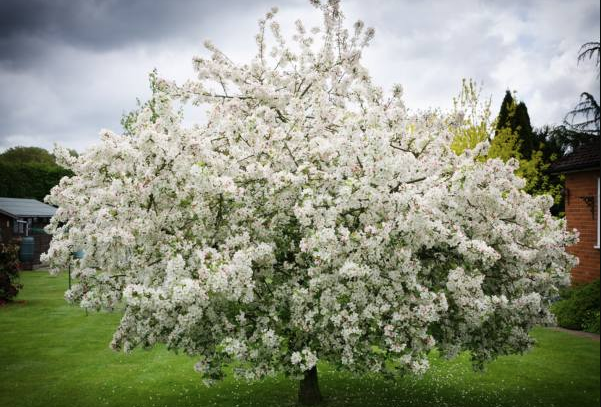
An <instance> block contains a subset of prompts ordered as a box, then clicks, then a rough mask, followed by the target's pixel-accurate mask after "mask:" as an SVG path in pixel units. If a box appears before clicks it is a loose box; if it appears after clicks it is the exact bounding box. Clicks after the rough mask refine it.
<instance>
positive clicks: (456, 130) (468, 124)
mask: <svg viewBox="0 0 601 407" xmlns="http://www.w3.org/2000/svg"><path fill="white" fill-rule="evenodd" d="M481 93H482V89H481V87H479V86H478V85H477V84H476V82H474V81H473V80H472V79H463V81H462V84H461V92H460V93H459V95H458V96H457V97H454V98H453V112H452V115H451V116H450V117H451V118H450V122H449V124H450V128H451V130H452V132H453V134H454V135H455V137H454V138H453V143H452V144H451V148H452V149H453V151H454V152H455V153H456V154H461V153H463V152H464V151H465V150H473V149H474V148H475V147H476V146H477V145H478V144H480V143H482V142H483V141H490V139H491V136H492V133H493V131H494V128H495V122H494V120H492V113H491V110H490V105H491V100H490V98H489V99H486V100H484V101H483V100H482V98H481V96H480V95H481Z"/></svg>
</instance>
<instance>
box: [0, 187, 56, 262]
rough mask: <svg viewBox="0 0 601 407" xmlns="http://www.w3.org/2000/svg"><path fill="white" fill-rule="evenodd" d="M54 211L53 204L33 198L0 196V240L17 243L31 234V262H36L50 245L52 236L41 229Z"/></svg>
mask: <svg viewBox="0 0 601 407" xmlns="http://www.w3.org/2000/svg"><path fill="white" fill-rule="evenodd" d="M55 212H56V208H55V207H54V206H50V205H46V204H45V203H43V202H40V201H37V200H35V199H21V198H3V197H0V242H3V243H4V242H17V243H18V242H20V240H21V238H23V237H24V236H33V238H34V248H33V262H32V263H33V264H38V263H39V262H40V255H41V254H42V253H44V252H46V251H47V250H48V248H49V247H50V240H51V239H52V236H50V235H49V234H47V233H46V232H44V230H43V229H44V227H45V226H46V225H47V224H48V222H50V218H51V217H52V216H53V215H54V213H55ZM31 265H32V264H28V265H25V266H26V267H25V268H26V269H27V268H29V267H30V266H31Z"/></svg>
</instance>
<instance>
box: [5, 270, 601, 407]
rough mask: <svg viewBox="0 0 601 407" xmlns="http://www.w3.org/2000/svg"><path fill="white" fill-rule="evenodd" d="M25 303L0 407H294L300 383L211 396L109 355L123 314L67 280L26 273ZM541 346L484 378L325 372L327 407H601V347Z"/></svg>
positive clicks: (451, 371)
mask: <svg viewBox="0 0 601 407" xmlns="http://www.w3.org/2000/svg"><path fill="white" fill-rule="evenodd" d="M21 280H22V283H23V284H24V288H23V291H22V292H21V294H20V295H19V298H18V300H20V301H21V303H17V304H11V305H8V306H5V307H2V308H0V406H1V407H9V406H11V407H12V406H14V407H17V406H44V407H46V406H82V407H84V406H85V407H94V406H178V407H179V406H194V407H202V406H262V407H271V406H274V407H275V406H293V405H294V404H295V400H296V392H297V383H296V382H294V381H292V380H288V379H286V378H284V377H275V378H270V379H267V380H263V381H261V382H258V383H246V382H240V381H236V380H233V379H231V378H230V379H227V380H226V381H224V382H223V383H221V384H219V385H217V386H215V387H212V388H206V387H204V385H203V384H202V383H201V381H200V379H199V376H198V375H197V374H196V373H195V372H194V370H193V365H194V363H195V360H194V359H191V358H189V357H187V356H183V355H175V354H173V353H170V352H167V351H166V350H165V349H162V348H157V349H153V350H152V351H143V350H139V351H136V352H134V353H133V354H130V355H125V354H123V353H116V352H113V351H112V350H110V349H109V348H108V344H109V342H110V339H111V335H112V332H113V330H114V329H115V327H116V326H117V323H118V321H119V317H120V316H119V315H118V314H116V313H115V314H110V313H93V314H89V315H86V313H85V312H84V311H83V310H81V309H79V308H77V307H73V306H70V305H68V304H67V303H66V302H65V301H64V300H63V291H64V290H65V288H66V286H67V277H66V275H65V274H63V275H60V276H58V277H51V276H49V275H48V274H47V273H45V272H24V273H23V274H22V279H21ZM532 335H533V336H534V337H535V338H536V339H537V340H538V345H537V346H536V347H535V348H534V349H533V350H532V351H531V352H530V353H528V354H526V355H524V356H511V357H502V358H500V359H499V360H497V361H495V362H493V363H491V364H490V365H488V368H487V370H486V372H485V373H476V372H474V371H472V369H471V365H470V364H469V361H468V357H467V355H463V356H462V357H460V358H458V359H455V360H453V361H444V360H441V359H438V358H437V357H436V355H432V365H433V367H432V369H431V370H430V371H429V372H428V373H427V374H426V375H425V376H424V377H422V378H416V377H406V378H401V379H399V380H398V381H396V382H388V381H385V380H381V379H380V378H378V377H354V376H351V375H348V374H341V373H336V372H334V371H332V370H330V369H328V366H327V365H320V366H319V371H320V385H321V390H322V393H323V394H324V396H325V397H326V402H325V403H324V405H325V406H327V407H338V406H356V407H366V406H387V407H388V406H437V407H438V406H487V407H488V406H520V407H522V406H524V407H525V406H546V407H552V406H598V405H599V342H598V341H594V340H591V339H589V338H579V337H574V336H572V335H570V334H567V333H563V332H555V331H551V330H547V329H536V330H534V331H533V332H532Z"/></svg>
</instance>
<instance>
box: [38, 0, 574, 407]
mask: <svg viewBox="0 0 601 407" xmlns="http://www.w3.org/2000/svg"><path fill="white" fill-rule="evenodd" d="M312 3H313V4H314V5H315V6H316V7H317V8H318V9H319V10H321V12H322V13H323V24H322V26H321V27H318V28H313V29H311V30H309V31H307V30H306V28H305V27H304V25H303V24H302V23H301V22H300V21H298V22H297V23H296V33H295V34H294V36H293V41H291V42H289V41H286V40H285V39H284V37H283V35H282V34H281V32H280V27H279V25H278V23H277V22H276V21H275V20H274V15H275V13H276V10H275V9H272V11H270V12H269V13H267V14H266V17H265V18H264V19H262V20H260V22H259V33H258V35H257V37H256V42H257V46H258V52H257V55H256V57H255V58H254V59H253V60H252V61H251V62H250V63H249V64H246V65H239V64H236V63H234V62H232V61H231V60H230V59H229V58H228V57H227V56H225V55H224V54H223V53H222V52H221V51H219V50H218V49H217V48H216V47H215V46H213V45H212V44H210V43H207V44H206V48H207V49H208V50H209V51H210V58H208V59H204V58H195V59H194V67H195V70H196V75H197V78H196V79H194V80H190V81H188V82H186V83H183V84H176V83H174V82H171V81H168V80H164V79H160V78H158V77H157V76H155V75H151V79H152V85H153V90H154V92H153V96H152V98H151V100H150V101H149V102H148V103H146V104H144V105H143V106H141V108H140V109H139V110H138V111H137V113H135V114H133V115H130V116H129V117H128V121H127V127H128V131H127V134H125V135H118V134H115V133H112V132H110V131H103V132H102V133H101V139H102V140H101V143H100V144H99V145H97V146H95V147H92V148H90V149H89V150H88V151H87V152H85V153H84V154H82V155H80V156H79V157H73V156H71V155H69V154H68V152H67V151H66V150H62V149H60V148H58V149H57V155H58V156H59V157H60V161H61V165H64V166H66V167H68V168H70V169H71V170H72V171H73V172H74V174H75V175H74V176H72V177H69V178H64V179H63V180H62V181H61V182H60V185H58V186H57V187H55V188H54V189H53V190H52V192H51V194H50V195H49V196H48V197H47V201H48V202H49V203H51V204H54V205H57V206H58V207H59V208H58V210H57V212H56V215H55V216H54V218H53V219H52V221H51V224H50V225H49V227H48V231H49V232H51V233H52V234H53V235H54V238H53V240H52V245H51V247H50V249H49V251H48V253H47V258H48V259H49V260H50V261H51V262H52V265H53V266H54V267H56V269H59V268H61V267H64V265H65V264H66V263H67V262H69V261H71V260H70V257H71V256H70V254H71V253H72V252H74V251H78V250H83V251H84V252H85V255H84V256H83V258H81V259H76V260H73V261H74V275H75V276H76V278H77V280H78V283H77V284H75V285H74V286H73V287H72V289H71V290H69V291H68V292H67V293H66V298H67V299H68V300H69V301H72V302H75V303H78V304H80V305H81V306H82V307H84V308H86V309H101V308H108V309H112V308H115V307H116V306H117V305H118V304H123V306H124V315H123V318H122V320H121V322H120V324H119V327H118V328H117V330H116V332H115V333H114V337H113V340H112V343H111V346H112V347H113V348H114V349H122V350H124V351H130V350H132V349H133V348H135V347H143V348H147V347H151V346H153V345H155V344H157V343H165V344H166V345H167V347H168V348H170V349H173V350H181V351H183V352H185V353H187V354H189V355H193V356H194V357H196V358H197V360H198V363H197V364H196V370H197V371H198V372H200V374H201V375H202V377H203V379H204V380H205V381H206V382H207V383H211V382H213V381H215V380H219V379H221V378H223V377H224V372H223V367H224V366H225V365H227V364H233V366H235V369H234V373H235V375H237V376H238V377H241V378H244V379H247V380H255V379H260V378H262V377H265V376H268V375H273V374H276V373H278V372H283V373H284V374H286V375H288V376H290V377H294V378H297V379H299V380H300V386H299V401H300V402H301V403H304V404H315V403H318V402H319V401H320V400H321V394H320V391H319V387H318V381H317V363H318V361H325V362H327V363H329V364H331V365H332V366H335V367H336V368H338V369H345V370H347V371H351V372H355V373H359V374H362V373H369V372H377V373H381V374H384V375H389V376H395V375H400V374H405V373H416V374H419V373H423V372H424V371H426V370H427V369H428V359H427V355H428V352H429V351H431V350H432V349H434V348H437V349H439V350H440V351H441V352H442V353H443V354H445V355H446V356H448V357H452V356H454V355H457V354H458V353H459V352H462V351H470V352H471V355H472V357H473V361H474V364H475V365H476V366H481V365H482V364H483V363H484V362H486V361H488V360H491V359H493V358H495V357H496V356H497V355H503V354H510V353H516V352H522V351H524V350H526V349H527V348H528V346H529V345H530V344H531V343H532V340H531V338H530V337H529V336H528V331H529V330H530V328H531V327H532V326H534V325H535V324H545V323H548V322H551V321H552V317H551V315H550V313H549V310H548V305H549V301H550V298H551V297H552V296H553V295H555V294H556V292H557V289H558V287H560V286H562V285H565V284H566V283H567V282H568V270H569V269H570V267H571V266H572V265H573V260H572V257H571V256H569V255H568V254H567V253H566V252H565V250H564V248H565V246H566V245H567V244H571V243H573V242H574V239H575V238H574V236H573V235H572V234H571V233H568V232H566V230H565V225H564V222H563V221H562V220H558V219H555V218H553V217H552V216H551V215H550V213H549V207H550V205H551V204H552V200H551V198H549V197H547V196H539V197H532V196H530V195H528V194H526V193H525V192H523V190H522V188H523V186H524V181H523V180H522V179H520V178H518V177H516V176H515V174H514V171H515V170H516V168H517V163H516V162H515V161H511V160H510V161H509V162H507V163H504V162H502V161H500V160H490V161H487V162H482V160H477V159H474V157H475V156H477V152H475V151H474V150H466V151H465V152H464V153H462V154H460V155H457V154H455V153H453V151H452V150H451V149H450V144H451V142H452V138H453V133H452V131H450V130H449V122H450V119H449V118H446V117H445V116H444V115H443V114H441V113H438V112H422V113H416V114H414V113H411V112H409V111H408V110H407V109H406V108H405V106H404V104H403V102H402V100H401V93H402V90H401V88H400V86H397V87H395V88H394V89H393V92H392V94H391V95H390V96H389V97H386V96H384V95H383V92H382V90H381V89H380V88H378V87H377V86H375V85H374V84H373V83H372V81H371V79H370V76H369V75H368V72H367V70H366V69H365V68H364V67H363V66H362V65H361V62H360V61H361V53H362V51H363V50H364V48H365V47H366V46H367V45H368V44H369V42H370V40H371V39H372V37H373V36H374V31H373V30H372V29H369V28H367V29H366V28H364V25H363V23H362V22H360V21H359V22H357V23H355V24H354V26H353V27H352V29H346V28H344V26H343V14H342V12H341V10H340V8H339V4H338V2H337V1H330V2H328V3H326V4H320V3H319V2H318V1H313V2H312ZM185 103H192V104H194V105H209V106H210V108H209V110H208V113H207V121H206V122H205V123H203V124H195V125H185V124H184V123H183V116H184V114H183V113H182V112H183V110H182V109H181V106H183V105H184V104H185ZM477 148H480V149H481V148H485V146H483V145H480V146H478V147H477Z"/></svg>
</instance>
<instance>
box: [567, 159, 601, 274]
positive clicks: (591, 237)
mask: <svg viewBox="0 0 601 407" xmlns="http://www.w3.org/2000/svg"><path fill="white" fill-rule="evenodd" d="M598 177H599V171H598V170H595V171H582V172H574V173H571V174H566V189H567V190H568V196H567V197H566V218H567V221H568V229H570V230H571V229H574V228H575V229H578V231H579V232H580V241H579V242H578V244H576V245H574V246H571V247H570V248H568V250H569V251H570V253H572V254H574V255H576V256H578V258H579V259H580V264H579V265H578V266H576V267H575V268H574V269H573V270H572V283H573V284H574V283H576V284H577V283H584V282H589V281H592V280H595V279H597V278H599V249H598V248H595V246H596V245H597V216H599V214H598V213H597V199H599V198H598V197H597V178H598ZM584 196H593V197H595V198H594V201H593V209H594V215H593V212H591V207H590V206H588V205H587V204H586V202H585V200H584V199H582V198H581V197H584Z"/></svg>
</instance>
